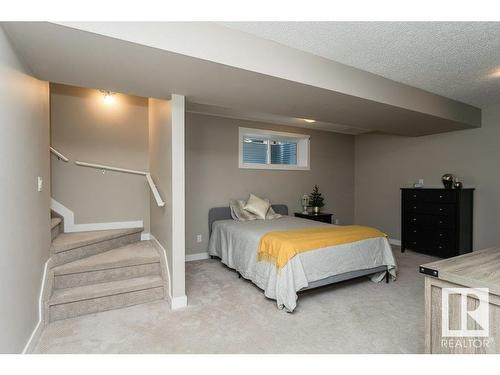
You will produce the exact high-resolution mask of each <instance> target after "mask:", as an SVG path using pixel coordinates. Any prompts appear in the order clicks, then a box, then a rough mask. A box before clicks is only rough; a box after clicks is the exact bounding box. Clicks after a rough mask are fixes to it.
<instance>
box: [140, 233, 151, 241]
mask: <svg viewBox="0 0 500 375" xmlns="http://www.w3.org/2000/svg"><path fill="white" fill-rule="evenodd" d="M149 240H151V233H144V232H142V233H141V241H149Z"/></svg>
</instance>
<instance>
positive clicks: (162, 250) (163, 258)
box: [149, 233, 172, 306]
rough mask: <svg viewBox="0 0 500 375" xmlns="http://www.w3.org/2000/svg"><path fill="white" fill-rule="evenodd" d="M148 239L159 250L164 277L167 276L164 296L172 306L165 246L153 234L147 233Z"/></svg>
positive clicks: (170, 280)
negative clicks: (163, 267) (164, 272)
mask: <svg viewBox="0 0 500 375" xmlns="http://www.w3.org/2000/svg"><path fill="white" fill-rule="evenodd" d="M149 239H150V240H151V241H152V242H153V244H154V245H155V246H156V248H157V249H158V251H159V252H160V257H161V262H162V263H163V264H164V265H165V271H166V275H165V277H166V278H167V282H168V285H167V286H166V296H167V298H166V299H167V301H168V303H169V305H170V306H172V291H171V285H172V279H171V278H170V267H169V264H168V258H167V251H166V250H165V248H164V247H163V246H162V245H161V243H160V241H158V240H157V239H156V237H155V236H153V234H151V233H150V234H149Z"/></svg>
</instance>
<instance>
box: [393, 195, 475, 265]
mask: <svg viewBox="0 0 500 375" xmlns="http://www.w3.org/2000/svg"><path fill="white" fill-rule="evenodd" d="M473 201H474V189H456V190H448V189H414V188H403V189H401V211H402V212H401V233H402V238H401V251H403V252H404V250H405V249H410V250H415V251H418V252H421V253H426V254H431V255H435V256H438V257H441V258H449V257H453V256H456V255H460V254H465V253H469V252H471V251H472V212H473Z"/></svg>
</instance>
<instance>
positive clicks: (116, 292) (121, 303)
mask: <svg viewBox="0 0 500 375" xmlns="http://www.w3.org/2000/svg"><path fill="white" fill-rule="evenodd" d="M51 226H52V228H51V232H52V239H53V240H52V245H51V258H52V259H51V264H52V268H51V270H50V274H51V277H50V278H49V283H50V287H51V288H49V289H50V290H49V292H48V294H49V296H50V297H49V298H48V299H47V300H46V302H45V313H46V317H47V319H46V320H47V321H48V322H52V321H55V320H60V319H66V318H72V317H75V316H80V315H84V314H90V313H95V312H99V311H105V310H111V309H117V308H122V307H125V306H131V305H136V304H140V303H145V302H150V301H154V300H159V299H163V298H164V293H165V291H164V281H163V278H162V269H161V264H160V255H159V253H158V251H157V249H156V248H155V247H154V245H153V244H152V242H151V241H141V232H142V231H143V228H133V229H116V230H102V231H91V232H78V233H62V227H63V226H62V221H61V219H60V218H53V219H52V222H51Z"/></svg>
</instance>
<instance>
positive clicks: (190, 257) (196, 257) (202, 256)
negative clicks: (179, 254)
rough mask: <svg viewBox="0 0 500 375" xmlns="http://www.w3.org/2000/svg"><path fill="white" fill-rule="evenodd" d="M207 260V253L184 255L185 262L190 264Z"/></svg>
mask: <svg viewBox="0 0 500 375" xmlns="http://www.w3.org/2000/svg"><path fill="white" fill-rule="evenodd" d="M208 258H209V256H208V253H197V254H188V255H186V262H192V261H194V260H203V259H208Z"/></svg>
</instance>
